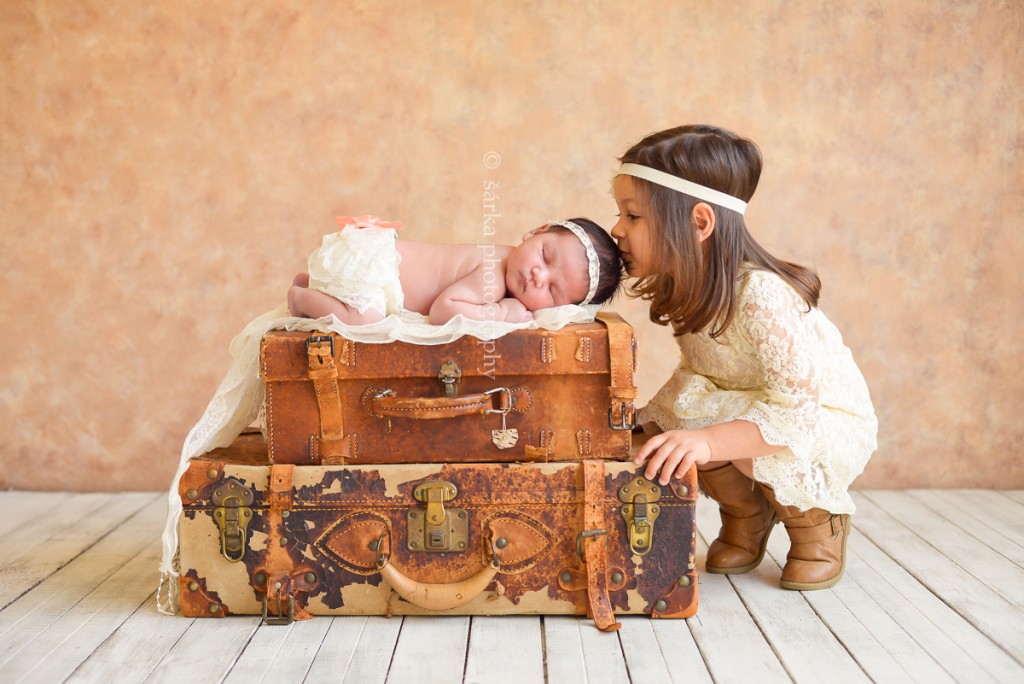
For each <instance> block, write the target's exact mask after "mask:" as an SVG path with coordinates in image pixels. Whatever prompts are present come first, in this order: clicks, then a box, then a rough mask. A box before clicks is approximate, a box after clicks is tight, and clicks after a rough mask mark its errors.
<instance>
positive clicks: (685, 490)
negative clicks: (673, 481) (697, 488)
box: [678, 485, 690, 496]
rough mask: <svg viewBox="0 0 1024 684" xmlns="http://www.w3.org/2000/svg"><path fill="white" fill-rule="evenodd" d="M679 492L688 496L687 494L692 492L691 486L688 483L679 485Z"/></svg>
mask: <svg viewBox="0 0 1024 684" xmlns="http://www.w3.org/2000/svg"><path fill="white" fill-rule="evenodd" d="M678 493H679V496H686V495H687V494H689V493H690V488H689V487H687V486H686V485H679V489H678Z"/></svg>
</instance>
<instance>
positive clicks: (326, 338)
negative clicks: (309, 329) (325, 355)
mask: <svg viewBox="0 0 1024 684" xmlns="http://www.w3.org/2000/svg"><path fill="white" fill-rule="evenodd" d="M324 342H328V343H330V345H331V357H332V358H333V357H334V337H333V336H332V335H311V336H310V337H309V338H307V339H306V355H307V356H308V355H309V348H310V347H312V346H313V345H314V344H315V345H316V346H317V347H319V346H320V345H321V344H323V343H324ZM321 363H322V361H321Z"/></svg>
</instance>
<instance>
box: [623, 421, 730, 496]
mask: <svg viewBox="0 0 1024 684" xmlns="http://www.w3.org/2000/svg"><path fill="white" fill-rule="evenodd" d="M648 458H649V459H650V460H649V461H648V462H647V469H646V470H645V471H644V477H646V478H647V479H648V480H653V479H654V477H655V475H658V474H659V472H658V471H661V473H660V476H659V477H658V482H660V483H661V484H663V485H667V484H668V483H669V480H671V479H672V477H673V476H674V477H675V478H676V479H682V477H683V476H684V475H686V472H687V471H688V470H689V469H690V468H691V467H692V466H694V465H704V464H705V463H707V462H708V461H710V460H711V444H709V443H708V440H707V438H706V437H705V435H704V433H703V432H701V431H700V430H669V431H667V432H662V433H661V434H660V435H654V436H653V437H651V438H650V439H649V440H647V442H646V443H645V444H644V445H643V447H641V449H640V451H639V452H637V455H636V456H635V457H634V458H633V463H635V464H636V465H640V464H642V463H643V462H644V461H647V459H648Z"/></svg>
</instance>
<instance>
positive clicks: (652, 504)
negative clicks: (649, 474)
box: [619, 477, 661, 556]
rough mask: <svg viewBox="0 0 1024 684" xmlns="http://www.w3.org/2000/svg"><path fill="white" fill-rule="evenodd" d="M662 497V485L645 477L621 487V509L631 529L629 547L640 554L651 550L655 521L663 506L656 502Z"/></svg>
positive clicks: (643, 554)
mask: <svg viewBox="0 0 1024 684" xmlns="http://www.w3.org/2000/svg"><path fill="white" fill-rule="evenodd" d="M660 499H661V487H659V486H658V485H656V484H654V483H653V482H651V481H650V480H648V479H646V478H643V477H638V478H636V479H635V480H632V481H630V483H629V484H627V485H625V486H623V487H622V488H621V489H619V501H622V502H623V505H622V508H621V509H620V511H621V512H622V518H623V520H625V521H626V528H627V530H628V531H629V547H630V549H632V551H633V553H635V554H637V555H638V556H645V555H647V553H649V552H650V550H651V546H652V544H653V541H654V521H655V520H657V519H658V516H659V515H660V514H661V507H660V506H658V505H657V504H656V502H657V501H659V500H660Z"/></svg>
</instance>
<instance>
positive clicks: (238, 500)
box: [210, 477, 254, 563]
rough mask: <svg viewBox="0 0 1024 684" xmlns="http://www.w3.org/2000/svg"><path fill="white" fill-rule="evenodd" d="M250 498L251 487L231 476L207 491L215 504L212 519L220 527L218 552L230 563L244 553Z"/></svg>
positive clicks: (250, 520)
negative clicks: (209, 491) (210, 491)
mask: <svg viewBox="0 0 1024 684" xmlns="http://www.w3.org/2000/svg"><path fill="white" fill-rule="evenodd" d="M253 498H254V495H253V492H252V490H251V489H250V488H248V487H246V486H245V485H244V484H242V482H241V481H240V480H237V479H235V478H233V477H229V478H226V479H224V480H223V481H222V482H221V483H220V484H219V485H217V487H216V489H214V490H213V493H212V494H211V495H210V501H211V502H212V503H213V505H214V506H216V508H214V509H213V520H214V522H215V523H217V528H218V529H219V530H220V552H221V555H223V556H224V557H225V558H226V559H228V560H229V561H231V562H232V563H237V562H238V561H240V560H242V557H243V556H244V555H245V546H246V540H247V539H248V531H249V523H250V522H252V509H251V508H249V507H250V506H252V502H253Z"/></svg>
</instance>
